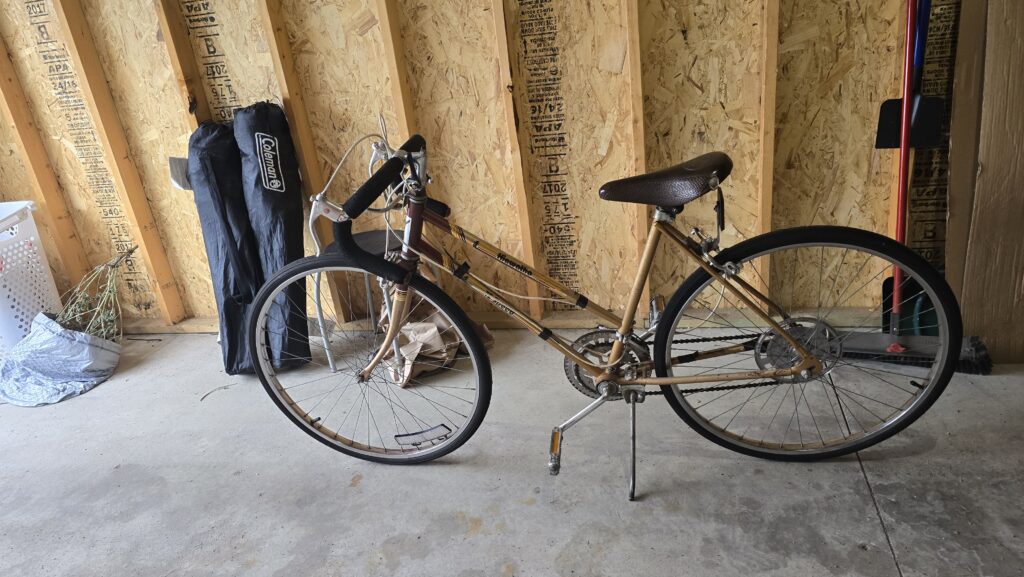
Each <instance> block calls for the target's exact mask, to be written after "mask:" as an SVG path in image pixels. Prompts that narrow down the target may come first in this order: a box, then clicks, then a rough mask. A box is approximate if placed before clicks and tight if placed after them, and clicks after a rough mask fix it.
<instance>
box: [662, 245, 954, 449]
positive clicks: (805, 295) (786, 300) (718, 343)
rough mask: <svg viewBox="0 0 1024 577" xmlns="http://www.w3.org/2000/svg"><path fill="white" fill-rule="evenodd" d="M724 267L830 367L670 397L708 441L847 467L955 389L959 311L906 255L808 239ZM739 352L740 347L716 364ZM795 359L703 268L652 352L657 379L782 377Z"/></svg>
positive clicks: (735, 254)
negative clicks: (762, 296) (949, 387)
mask: <svg viewBox="0 0 1024 577" xmlns="http://www.w3.org/2000/svg"><path fill="white" fill-rule="evenodd" d="M718 260H719V262H723V263H724V262H733V263H736V264H737V265H739V267H740V270H739V273H738V274H739V276H740V278H742V279H744V280H745V281H747V282H748V283H749V284H750V285H751V286H752V287H754V288H755V289H759V290H761V291H763V292H764V293H766V294H767V296H768V297H769V298H770V299H771V300H772V301H773V302H775V304H777V305H778V308H779V309H781V310H773V311H772V313H771V316H772V318H773V319H774V320H775V321H776V322H777V323H779V325H780V326H781V327H782V328H783V329H784V330H785V331H786V332H787V333H789V334H790V335H792V336H793V337H794V338H795V339H796V340H798V341H799V342H800V343H802V344H803V346H804V347H805V348H806V349H807V350H808V351H810V352H811V353H812V354H814V355H815V356H816V357H818V358H819V359H821V361H822V363H823V373H822V374H818V375H805V376H792V377H783V378H777V379H768V378H750V379H744V380H738V381H716V382H710V383H700V384H688V385H673V386H668V387H664V388H663V390H664V391H665V396H666V398H667V400H668V402H669V403H670V404H671V405H672V408H673V409H675V411H676V413H677V414H678V415H679V416H680V417H681V418H682V419H683V420H684V421H686V423H687V424H689V425H690V426H691V427H693V428H694V429H695V430H696V431H697V432H699V433H700V434H701V435H703V436H704V437H706V438H708V439H710V440H711V441H714V442H715V443H717V444H719V445H722V446H724V447H727V448H729V449H732V450H735V451H739V452H741V453H744V454H747V455H753V456H757V457H763V458H767V459H777V460H793V461H810V460H816V459H824V458H829V457H837V456H840V455H844V454H847V453H850V452H853V451H858V450H860V449H863V448H865V447H868V446H871V445H873V444H875V443H878V442H880V441H882V440H884V439H886V438H888V437H890V436H891V435H893V434H895V433H897V432H898V431H900V430H902V429H903V428H904V427H906V426H907V425H909V424H910V423H912V422H913V421H914V420H915V419H917V418H918V417H920V416H921V415H922V414H923V413H924V412H925V411H926V410H927V409H928V407H930V406H931V404H932V403H933V402H935V400H936V399H937V398H938V397H939V395H940V394H941V393H942V390H943V389H944V388H945V387H946V384H947V383H948V382H949V379H950V377H951V376H952V373H953V371H954V369H955V366H956V362H957V360H958V354H959V350H960V342H961V338H962V336H961V332H962V329H961V322H960V310H959V307H958V306H957V303H956V299H955V298H954V297H953V294H952V292H951V291H950V289H949V286H948V285H947V284H946V282H945V281H944V280H943V279H942V277H941V276H940V275H939V274H938V273H937V272H936V271H935V270H934V269H933V268H932V267H931V266H929V265H928V263H927V262H925V261H924V260H923V259H922V258H921V257H919V256H918V255H917V254H915V253H914V252H913V251H911V250H909V249H907V248H906V247H904V246H903V245H900V244H898V243H896V242H894V241H892V240H890V239H888V238H885V237H882V236H879V235H877V234H874V233H870V232H867V231H862V230H856V229H849V228H842V227H825V226H821V227H804V228H795V229H788V230H780V231H776V232H771V233H768V234H765V235H762V236H758V237H756V238H752V239H750V240H748V241H745V242H743V243H740V244H738V245H736V246H735V247H733V248H730V249H728V250H725V251H723V252H722V253H721V254H720V255H719V256H718ZM896 268H899V269H900V271H901V273H900V274H901V275H902V277H901V278H902V280H901V281H900V284H899V289H898V292H899V293H900V300H899V302H900V312H901V315H900V321H899V327H898V330H897V331H892V330H890V327H889V322H890V319H891V315H890V312H891V310H892V303H891V301H892V299H891V296H890V293H891V292H892V281H891V280H888V281H887V280H886V279H890V278H891V277H893V272H894V269H896ZM755 300H756V299H755ZM757 302H760V301H757ZM894 333H895V334H894ZM729 345H740V346H738V347H735V348H734V349H731V350H727V351H719V352H718V353H717V354H715V355H708V354H706V351H709V350H711V349H721V348H722V347H726V346H729ZM702 351H704V352H705V354H703V355H702V354H701V352H702ZM695 353H696V354H695ZM798 359H799V355H798V354H797V353H796V351H795V349H794V347H792V346H790V345H789V344H788V342H787V341H786V339H784V338H782V337H780V336H779V335H778V334H776V333H775V332H774V331H773V330H772V329H771V328H770V326H769V325H768V323H767V322H765V321H764V320H763V319H762V318H760V317H759V316H758V315H756V314H754V312H753V310H752V309H751V308H750V307H748V306H746V305H744V304H742V303H741V302H740V300H739V299H738V298H737V297H736V296H735V295H734V294H733V293H731V292H729V291H728V290H727V289H726V288H725V287H724V286H723V285H722V283H720V282H719V281H717V280H714V279H712V278H711V276H710V275H709V274H707V273H706V272H705V271H703V269H700V270H698V271H697V272H695V273H693V274H692V275H691V276H690V277H689V278H688V279H686V281H684V282H683V284H682V285H681V286H680V287H679V289H678V290H677V291H676V293H675V295H674V296H673V297H672V299H671V301H670V302H669V304H668V305H667V306H666V309H665V312H664V314H663V316H662V323H661V324H660V325H659V327H658V332H657V338H656V342H655V364H656V370H657V374H658V376H696V375H700V376H703V377H706V376H708V375H715V374H721V373H727V372H742V371H758V370H771V369H785V368H789V367H792V366H795V364H796V363H797V360H798Z"/></svg>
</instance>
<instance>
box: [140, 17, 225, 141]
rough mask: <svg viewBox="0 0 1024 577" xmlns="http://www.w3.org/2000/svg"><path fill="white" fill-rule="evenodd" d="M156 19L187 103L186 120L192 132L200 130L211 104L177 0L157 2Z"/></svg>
mask: <svg viewBox="0 0 1024 577" xmlns="http://www.w3.org/2000/svg"><path fill="white" fill-rule="evenodd" d="M154 3H155V5H156V12H157V16H158V17H159V19H160V31H161V33H162V34H163V37H164V43H165V44H166V45H167V55H168V57H169V58H170V61H171V70H173V71H174V78H175V79H176V80H177V81H178V90H179V91H180V92H181V98H182V100H183V101H184V103H185V110H186V113H185V117H186V118H185V119H186V122H188V126H189V128H190V129H191V130H195V129H196V128H198V127H199V124H200V123H201V122H204V121H207V120H210V119H211V118H213V115H212V114H211V113H210V103H209V101H208V100H207V98H206V91H205V90H204V89H203V84H202V79H201V76H200V75H199V68H198V67H197V66H196V57H195V53H194V52H193V50H192V43H191V41H190V40H189V37H188V29H187V28H186V26H185V18H184V16H183V15H182V13H181V5H180V4H179V3H178V0H154Z"/></svg>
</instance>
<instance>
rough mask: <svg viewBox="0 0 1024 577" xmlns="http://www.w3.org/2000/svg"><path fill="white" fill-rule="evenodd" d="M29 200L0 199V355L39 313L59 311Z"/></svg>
mask: <svg viewBox="0 0 1024 577" xmlns="http://www.w3.org/2000/svg"><path fill="white" fill-rule="evenodd" d="M33 210H35V205H33V203H31V202H27V201H22V202H0V355H3V354H4V352H6V351H7V350H8V349H10V348H11V347H13V346H14V345H15V343H17V342H18V341H20V340H21V339H22V337H24V336H25V335H26V334H28V330H29V328H31V327H32V319H33V318H34V317H35V316H36V315H37V314H39V313H40V312H43V311H45V312H49V313H57V312H60V309H61V303H60V294H58V293H57V286H56V285H55V284H54V283H53V275H52V274H51V273H50V265H49V264H48V263H47V261H46V254H45V253H44V252H43V245H42V243H41V242H40V238H39V230H38V229H37V228H36V223H35V221H34V220H33V219H32V211H33Z"/></svg>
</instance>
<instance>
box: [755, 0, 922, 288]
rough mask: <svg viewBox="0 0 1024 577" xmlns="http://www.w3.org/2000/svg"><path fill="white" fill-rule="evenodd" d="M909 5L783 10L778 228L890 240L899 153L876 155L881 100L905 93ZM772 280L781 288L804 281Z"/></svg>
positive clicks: (788, 6) (890, 1)
mask: <svg viewBox="0 0 1024 577" xmlns="http://www.w3.org/2000/svg"><path fill="white" fill-rule="evenodd" d="M904 7H905V3H903V2H901V1H899V0H876V1H873V2H870V3H856V2H847V1H845V0H828V1H827V2H820V1H818V0H814V1H811V0H783V1H782V2H781V4H780V7H779V10H780V16H779V21H780V23H779V72H778V85H777V86H778V98H777V105H776V122H777V128H776V139H775V146H776V148H775V187H774V206H775V209H774V211H773V219H772V220H773V226H774V227H775V228H787V227H792V226H803V225H809V224H838V225H844V226H852V227H856V228H863V229H867V230H872V231H875V232H880V233H883V234H884V233H885V232H886V227H887V219H888V217H889V202H890V200H889V197H890V194H892V193H893V181H894V178H895V175H894V170H895V168H896V166H895V162H894V159H895V152H894V151H890V150H881V151H880V150H875V148H874V141H875V128H876V124H877V121H878V107H879V106H880V105H881V103H882V101H884V100H885V99H887V98H895V97H898V96H899V94H900V78H901V76H902V73H901V62H902V51H901V44H902V43H901V42H900V40H899V38H900V37H901V36H902V33H901V30H902V22H903V16H902V9H903V8H904ZM772 282H773V290H777V289H778V283H780V282H799V279H796V280H794V279H792V278H791V275H789V276H787V275H777V276H776V277H773V281H772ZM864 294H865V298H868V296H869V295H873V294H880V291H864ZM857 304H859V305H865V306H866V305H872V304H874V303H872V302H868V301H866V300H865V301H864V302H860V303H857Z"/></svg>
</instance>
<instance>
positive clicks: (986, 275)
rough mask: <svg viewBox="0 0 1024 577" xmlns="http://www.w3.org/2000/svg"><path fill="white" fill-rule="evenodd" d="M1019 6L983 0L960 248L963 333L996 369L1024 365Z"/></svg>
mask: <svg viewBox="0 0 1024 577" xmlns="http://www.w3.org/2000/svg"><path fill="white" fill-rule="evenodd" d="M1022 22H1024V4H1021V3H1020V2H1018V1H1017V0H989V2H988V32H987V34H988V37H987V40H986V44H987V48H986V53H985V90H984V96H983V99H982V113H981V114H982V117H981V140H980V142H981V144H980V148H979V151H978V165H979V167H981V169H980V171H979V173H978V180H977V185H976V189H975V196H974V211H973V214H972V216H971V227H970V235H969V239H968V244H967V256H966V266H965V270H964V288H963V298H962V302H961V304H962V308H963V317H964V334H968V335H980V336H981V337H982V340H983V341H984V342H985V345H986V346H987V347H988V349H989V351H990V352H991V354H992V359H993V360H994V361H995V362H997V363H999V362H1006V363H1019V362H1022V361H1024V329H1022V326H1024V247H1022V244H1021V242H1020V239H1019V235H1018V234H1017V231H1019V230H1020V223H1021V222H1022V221H1024V203H1022V202H1021V191H1020V183H1021V181H1022V180H1024V160H1022V158H1021V155H1020V147H1021V135H1022V134H1024V111H1022V109H1021V107H1020V102H1021V99H1024V42H1021V38H1020V25H1021V23H1022Z"/></svg>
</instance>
